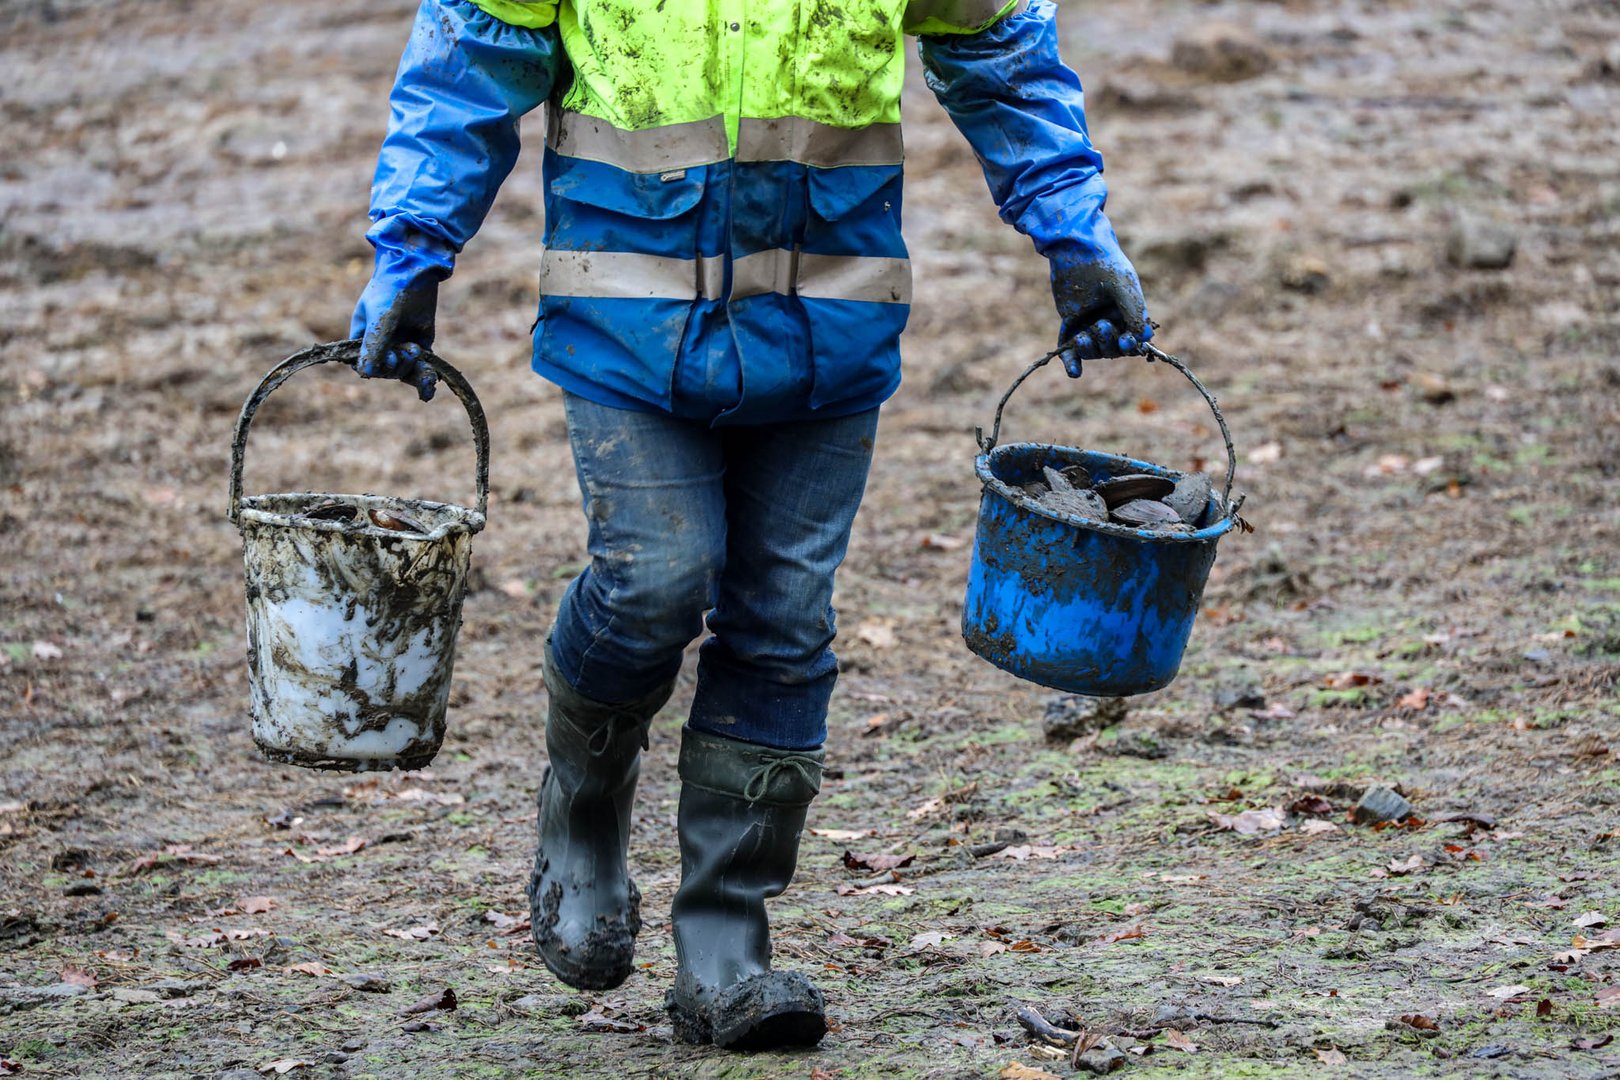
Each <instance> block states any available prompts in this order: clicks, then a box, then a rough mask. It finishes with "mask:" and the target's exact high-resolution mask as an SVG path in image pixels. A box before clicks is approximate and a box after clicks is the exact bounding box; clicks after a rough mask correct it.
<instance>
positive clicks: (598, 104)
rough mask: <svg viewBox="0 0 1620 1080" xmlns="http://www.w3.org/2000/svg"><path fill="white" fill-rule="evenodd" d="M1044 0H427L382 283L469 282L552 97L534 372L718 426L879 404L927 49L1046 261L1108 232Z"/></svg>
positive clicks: (407, 66) (895, 352)
mask: <svg viewBox="0 0 1620 1080" xmlns="http://www.w3.org/2000/svg"><path fill="white" fill-rule="evenodd" d="M1022 3H1023V0H1011V2H1006V3H1004V2H1003V0H912V2H911V3H909V4H908V3H907V2H906V0H873V2H867V3H864V4H861V5H847V6H846V5H844V4H842V3H839V2H838V0H817V2H814V3H802V2H794V3H789V2H786V0H768V2H763V3H761V2H754V3H750V4H747V5H744V4H743V3H742V2H741V0H708V2H706V3H700V2H698V0H663V2H661V3H658V4H656V5H654V4H650V3H647V2H645V0H562V2H561V3H533V4H530V3H520V2H518V0H426V2H425V3H424V4H423V6H422V9H421V13H420V14H419V16H418V20H417V24H416V29H415V31H414V32H413V35H412V41H411V44H410V45H409V46H408V47H407V50H406V55H405V58H404V59H403V60H402V62H401V65H400V71H399V76H398V79H397V82H396V86H395V91H394V95H393V104H394V113H393V122H392V123H391V125H390V130H389V135H388V139H387V141H386V142H385V144H384V148H383V153H382V155H381V157H380V159H379V165H378V172H377V181H376V184H375V185H374V189H373V203H372V217H373V220H374V222H375V223H376V224H375V225H374V226H373V228H372V230H371V233H370V234H368V235H370V237H371V238H372V240H373V242H374V243H375V244H377V245H378V251H379V266H381V265H382V260H383V259H384V257H385V254H389V253H385V248H387V249H390V251H391V254H389V257H398V258H400V259H402V260H404V262H405V263H407V264H410V265H416V266H421V265H423V264H424V263H425V264H428V265H429V266H430V269H431V268H434V267H438V268H442V270H443V272H446V273H447V272H448V269H449V265H450V261H451V260H452V259H453V256H454V253H455V252H456V251H459V249H460V247H461V245H462V244H464V243H465V242H466V240H467V239H468V238H470V236H471V235H472V232H473V231H475V230H476V228H477V225H478V223H479V222H480V221H481V220H482V217H483V214H484V213H485V211H487V209H488V206H489V204H490V202H491V201H492V200H493V196H494V192H495V189H496V187H498V185H499V183H500V181H501V180H502V179H504V177H505V175H506V174H507V172H508V171H509V170H510V168H511V166H512V162H513V160H515V157H516V152H517V144H518V140H517V130H516V128H517V118H518V117H519V116H520V115H522V113H523V112H525V111H527V110H528V109H531V108H534V107H536V106H537V105H538V104H539V102H540V101H542V100H547V101H549V103H550V106H549V112H550V116H549V118H548V123H547V138H546V148H545V161H544V172H545V179H546V196H545V199H546V232H545V251H544V254H543V255H542V261H541V275H540V290H541V305H540V318H539V320H538V321H537V322H536V324H535V331H534V367H535V370H536V371H538V372H539V373H541V374H542V375H544V376H546V377H547V378H549V379H551V380H552V381H554V382H556V383H558V384H559V385H561V386H562V387H563V388H564V389H566V390H569V391H571V392H573V393H576V394H579V395H580V396H582V397H585V398H587V399H589V400H592V401H595V402H598V403H600V404H604V405H611V406H618V407H624V408H634V409H651V410H656V411H662V412H668V413H672V414H674V415H677V416H682V417H688V418H692V419H701V420H704V421H706V422H711V423H765V422H774V421H785V420H798V419H806V418H810V417H818V416H819V417H832V416H839V415H847V414H851V413H855V412H860V411H864V410H866V409H870V408H872V407H874V406H875V405H877V404H879V403H880V402H882V401H883V400H884V399H886V398H887V397H888V396H889V395H890V394H892V393H893V391H894V390H895V388H896V387H897V386H898V384H899V367H900V364H899V347H898V339H899V335H900V332H901V330H902V329H903V328H904V326H905V323H906V318H907V314H908V310H909V302H910V294H911V281H910V265H909V262H908V260H907V253H906V247H905V243H904V241H903V240H902V238H901V232H900V215H901V158H902V149H901V140H900V128H899V120H900V115H899V110H900V105H899V103H900V92H901V83H902V80H903V76H904V55H903V44H904V37H905V35H906V34H907V33H917V34H921V35H922V37H921V48H922V52H923V56H924V62H925V66H927V68H928V71H929V76H930V81H931V83H932V84H933V85H934V88H935V90H936V93H938V94H939V95H940V97H941V100H942V101H944V103H945V104H946V107H947V109H949V110H950V111H951V112H952V115H953V117H954V118H955V119H956V120H957V122H958V125H959V126H960V127H962V129H963V130H964V132H965V133H966V134H967V135H968V137H969V140H970V142H971V143H972V144H973V146H974V148H975V150H976V152H977V153H978V154H979V157H980V160H981V162H982V163H983V164H984V166H985V171H986V175H987V177H988V178H989V180H990V183H991V187H992V191H993V192H994V194H995V196H996V199H997V202H998V204H999V205H1000V206H1001V208H1002V212H1003V215H1004V216H1006V217H1007V218H1008V220H1009V221H1011V222H1012V223H1013V224H1015V225H1016V226H1018V227H1019V228H1020V229H1023V230H1024V231H1026V232H1030V233H1031V234H1032V235H1034V236H1035V237H1036V241H1037V246H1040V245H1041V244H1042V242H1043V241H1042V236H1043V235H1045V234H1052V235H1056V234H1059V233H1068V232H1074V231H1075V230H1076V229H1077V228H1079V229H1081V230H1082V231H1083V228H1084V226H1085V223H1086V222H1088V221H1090V219H1092V218H1094V217H1100V210H1101V205H1102V190H1103V189H1102V184H1101V180H1100V177H1099V176H1098V173H1099V172H1100V165H1101V163H1100V160H1098V159H1097V158H1096V154H1095V151H1094V150H1092V149H1091V144H1090V142H1089V140H1088V139H1087V137H1086V134H1085V124H1084V115H1083V112H1082V110H1081V101H1080V96H1079V95H1080V88H1079V83H1078V81H1077V80H1076V79H1075V78H1074V76H1073V74H1072V73H1070V72H1069V71H1068V69H1066V68H1064V67H1063V65H1062V63H1061V61H1060V60H1059V59H1058V55H1057V47H1056V41H1057V34H1056V27H1055V22H1054V17H1055V9H1054V8H1053V6H1052V5H1051V4H1050V3H1048V2H1046V0H1038V2H1036V3H1035V4H1033V5H1032V6H1030V7H1028V8H1027V9H1024V8H1022V7H1021V5H1022ZM458 123H460V124H461V125H462V130H456V128H457V125H458ZM1076 223H1078V225H1077V224H1076Z"/></svg>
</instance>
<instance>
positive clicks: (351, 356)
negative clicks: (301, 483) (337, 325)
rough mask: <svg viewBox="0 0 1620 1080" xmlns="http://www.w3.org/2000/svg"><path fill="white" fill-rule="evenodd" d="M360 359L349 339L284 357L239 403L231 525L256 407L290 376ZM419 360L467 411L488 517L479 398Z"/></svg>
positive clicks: (439, 363) (453, 373) (455, 376)
mask: <svg viewBox="0 0 1620 1080" xmlns="http://www.w3.org/2000/svg"><path fill="white" fill-rule="evenodd" d="M359 358H360V339H359V338H351V339H349V340H348V341H333V342H329V343H327V344H325V345H312V346H310V347H309V348H307V349H305V350H304V351H303V352H300V353H295V354H293V355H292V356H289V357H287V359H285V360H283V361H282V362H281V363H279V364H277V365H276V366H275V367H273V368H271V369H270V370H269V371H268V372H267V373H266V374H265V376H264V378H263V379H260V380H259V385H258V386H257V387H256V388H254V391H253V393H252V394H250V395H248V399H247V401H245V402H243V403H242V415H240V416H239V417H237V419H236V434H235V436H233V437H232V439H231V502H230V508H229V509H228V511H227V516H228V517H229V518H230V520H231V522H232V524H235V523H236V519H237V515H238V513H239V512H240V510H241V508H242V458H243V455H244V454H245V453H246V451H247V436H248V428H249V427H250V426H251V425H252V423H253V414H254V413H256V412H258V410H259V406H260V405H263V404H264V401H265V399H266V398H268V397H269V396H270V395H271V394H272V393H274V392H275V390H276V388H277V387H279V386H280V385H281V384H282V383H284V382H286V381H287V380H288V379H290V378H292V377H293V375H295V374H297V373H298V372H300V371H302V370H304V369H305V368H308V367H314V366H315V365H316V364H329V363H332V362H334V361H335V362H337V363H343V364H348V365H349V366H350V367H353V366H354V364H355V361H357V360H358V359H359ZM420 358H421V360H422V361H423V362H424V363H425V364H427V365H428V366H429V367H430V368H432V369H433V373H434V374H435V375H437V376H438V377H439V378H440V379H442V380H443V381H444V383H445V385H447V386H449V387H450V389H451V390H452V391H453V392H454V393H455V395H456V397H457V398H458V399H459V400H460V401H461V405H462V407H463V408H464V409H466V410H467V419H468V420H470V421H471V422H472V432H473V449H474V451H475V453H476V455H477V466H476V468H477V475H476V481H475V482H476V484H477V486H478V514H479V516H480V517H483V516H487V512H488V510H489V422H488V421H487V420H485V419H484V407H483V406H482V405H480V404H479V403H478V395H477V394H475V393H473V388H472V385H471V384H470V383H468V382H467V380H466V378H464V377H463V376H462V374H461V372H459V371H457V370H456V369H455V368H453V367H451V366H450V365H449V364H448V363H446V362H445V361H444V360H443V359H442V358H440V357H438V356H436V355H434V354H433V353H432V352H429V351H428V350H427V349H423V350H422V352H421V355H420Z"/></svg>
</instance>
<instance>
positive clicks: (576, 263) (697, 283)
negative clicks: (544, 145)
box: [536, 151, 706, 408]
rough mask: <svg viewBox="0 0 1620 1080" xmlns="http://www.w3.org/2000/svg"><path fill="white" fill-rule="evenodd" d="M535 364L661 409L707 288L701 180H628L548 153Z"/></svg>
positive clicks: (692, 174) (636, 176) (695, 174)
mask: <svg viewBox="0 0 1620 1080" xmlns="http://www.w3.org/2000/svg"><path fill="white" fill-rule="evenodd" d="M546 180H547V184H546V250H545V253H544V254H543V255H542V256H541V272H540V291H541V298H540V307H541V315H542V317H541V323H540V331H539V336H538V338H537V339H536V349H537V352H538V357H537V359H538V360H539V362H540V364H541V365H543V366H546V367H550V368H553V369H555V370H557V371H558V372H561V373H562V374H563V375H565V376H566V377H568V378H569V379H570V380H571V381H572V382H574V383H576V384H579V383H584V384H587V385H592V386H599V387H602V388H603V389H605V390H608V391H610V392H611V393H612V394H613V395H616V396H620V397H629V398H633V399H635V400H637V401H643V402H647V403H649V404H652V405H655V406H658V407H661V408H667V407H668V406H669V403H670V398H671V392H670V383H671V379H672V377H673V374H674V370H675V363H676V358H677V356H678V355H679V352H680V347H681V340H682V338H683V337H684V336H685V333H686V326H687V322H688V320H689V319H690V317H691V313H692V308H693V305H694V302H695V301H696V300H697V298H698V296H699V294H700V292H701V291H702V289H703V287H704V282H703V277H702V275H703V272H704V270H705V268H706V266H705V262H704V261H703V260H699V259H698V257H697V255H698V229H699V224H700V219H701V218H702V215H703V194H704V188H705V184H706V170H705V169H702V168H699V169H688V170H681V171H678V172H675V173H666V174H663V175H662V176H660V175H659V174H647V173H632V172H627V171H626V170H623V169H619V168H616V167H615V166H612V165H604V164H601V163H599V162H593V161H585V160H582V159H577V158H565V157H562V156H561V155H557V154H554V153H552V152H550V151H548V152H547V155H546Z"/></svg>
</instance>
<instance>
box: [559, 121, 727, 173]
mask: <svg viewBox="0 0 1620 1080" xmlns="http://www.w3.org/2000/svg"><path fill="white" fill-rule="evenodd" d="M546 145H548V146H550V147H551V148H552V149H553V150H555V151H556V152H557V153H559V154H564V155H566V156H568V157H576V158H584V159H585V160H587V161H600V162H602V163H604V164H607V165H616V166H618V167H619V168H621V169H626V170H628V171H630V172H637V173H662V172H673V171H675V170H678V169H690V168H695V167H697V166H699V165H711V164H713V163H714V162H716V161H724V160H726V158H728V157H730V156H731V148H730V146H729V145H728V144H727V142H726V122H725V119H724V118H723V117H719V116H711V117H709V118H708V119H707V120H693V121H691V122H690V123H685V124H664V125H662V126H660V127H655V128H645V129H643V130H641V131H630V130H627V129H625V128H620V127H614V126H613V125H612V124H611V123H609V122H608V121H606V120H603V119H602V118H601V117H599V116H587V115H585V114H584V113H577V112H564V111H562V110H561V109H556V108H554V109H552V111H551V115H550V116H549V118H548V123H547V131H546Z"/></svg>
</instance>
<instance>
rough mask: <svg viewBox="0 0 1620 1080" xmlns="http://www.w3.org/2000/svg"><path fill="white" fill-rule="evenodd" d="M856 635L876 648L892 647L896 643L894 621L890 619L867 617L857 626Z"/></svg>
mask: <svg viewBox="0 0 1620 1080" xmlns="http://www.w3.org/2000/svg"><path fill="white" fill-rule="evenodd" d="M855 636H856V637H857V638H858V639H860V640H861V641H864V642H866V644H868V645H870V646H872V648H874V649H892V648H894V645H895V636H894V623H893V621H892V620H889V619H866V620H863V621H862V622H861V624H860V625H859V626H857V627H856V628H855Z"/></svg>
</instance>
